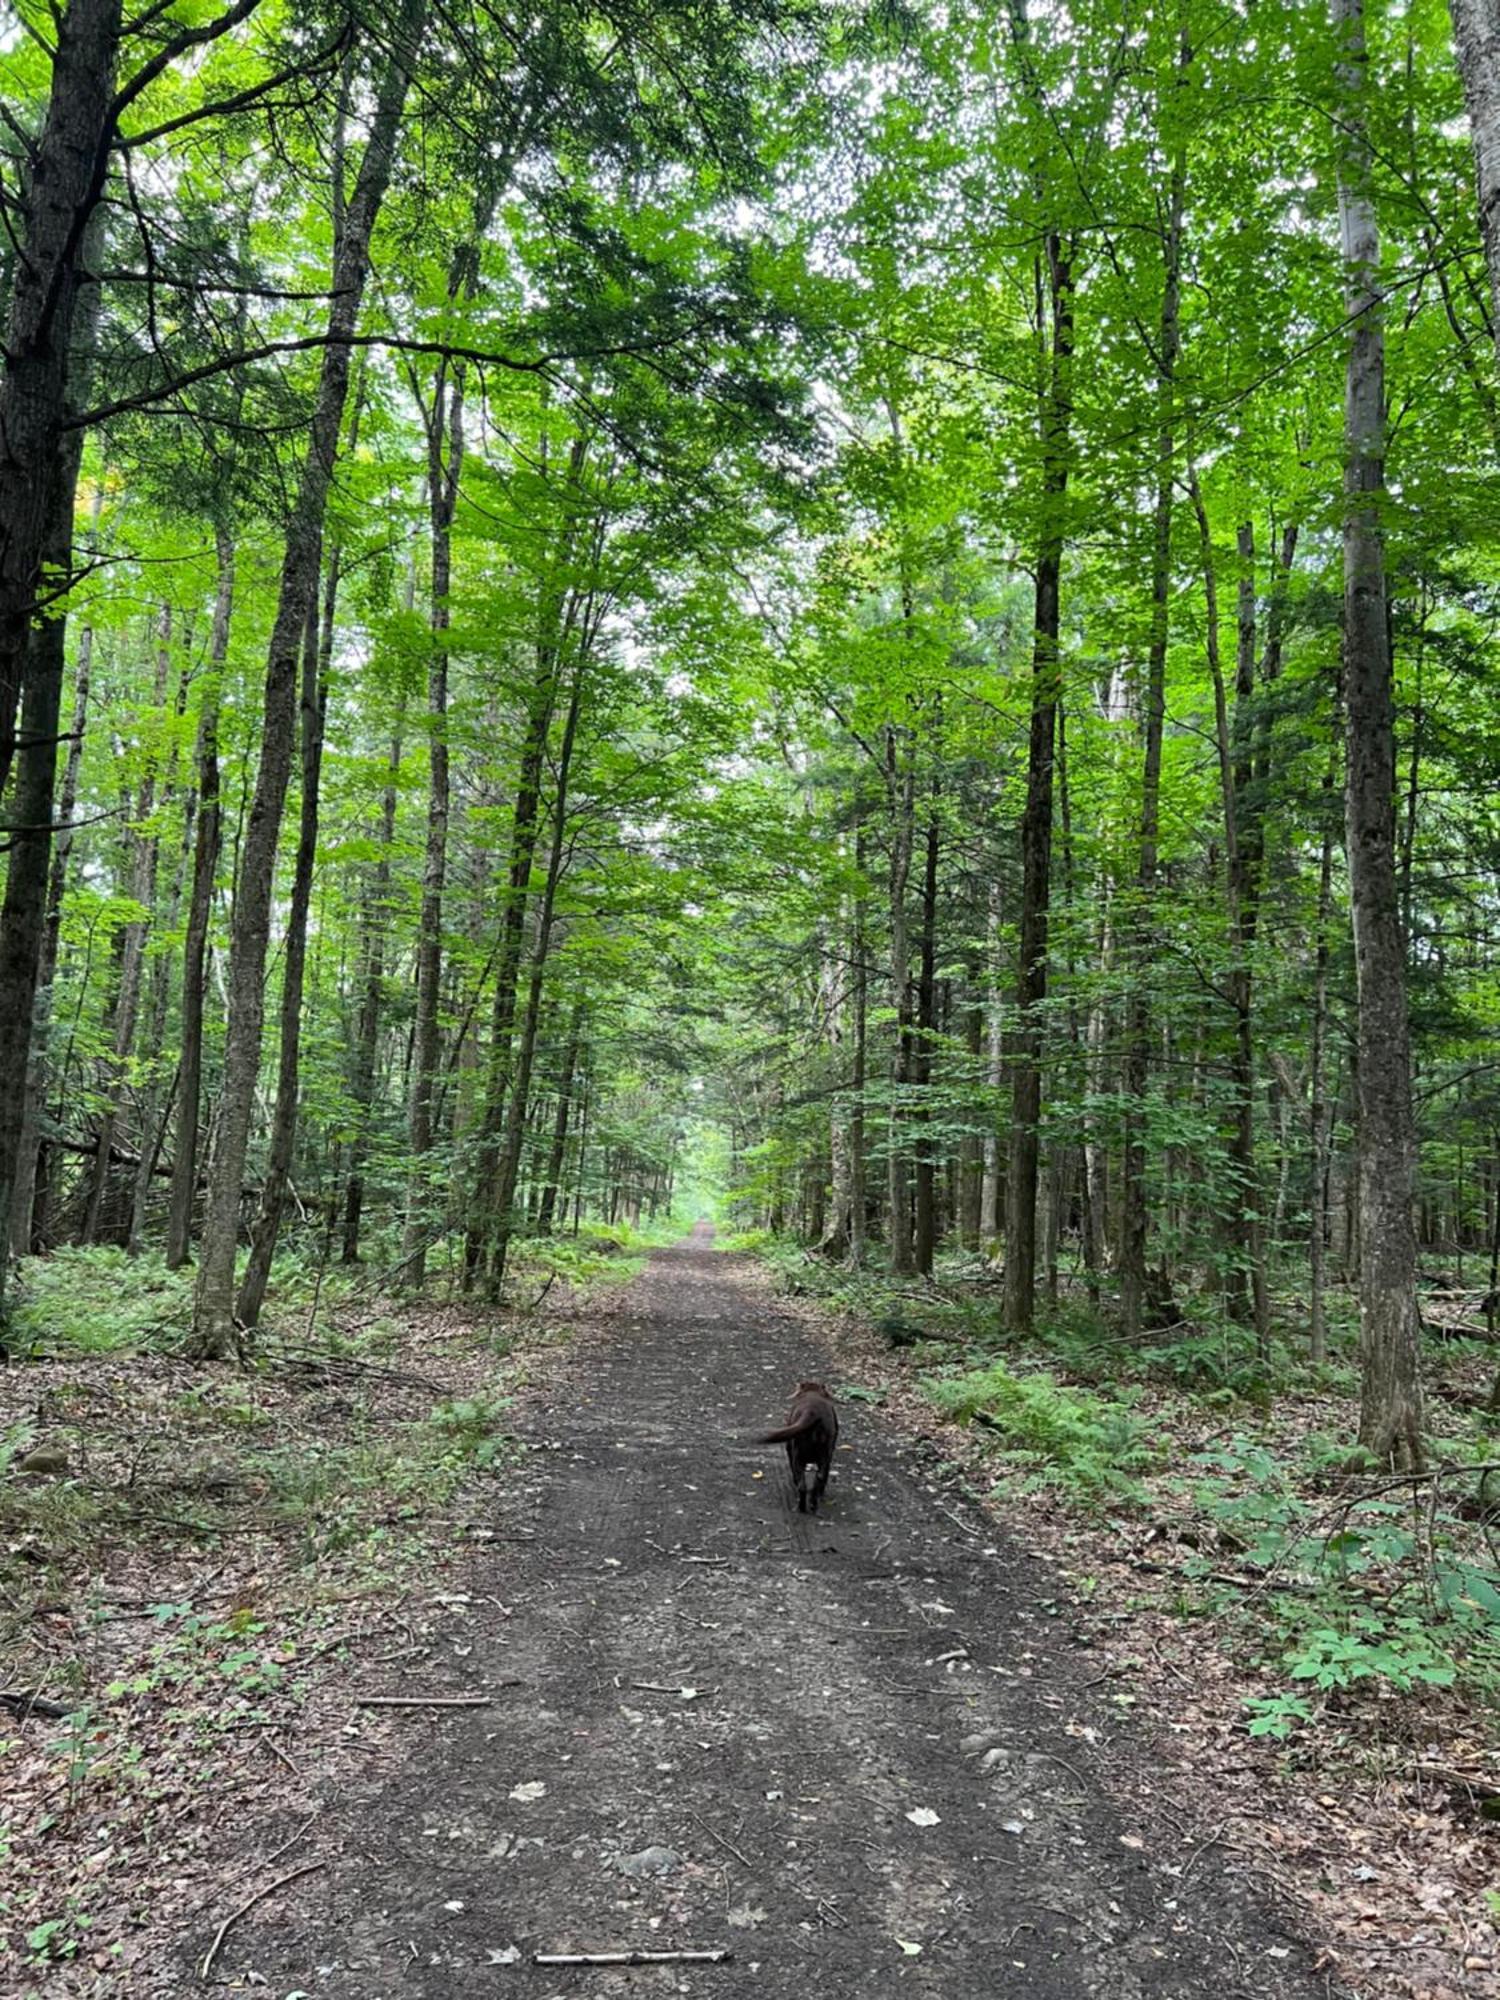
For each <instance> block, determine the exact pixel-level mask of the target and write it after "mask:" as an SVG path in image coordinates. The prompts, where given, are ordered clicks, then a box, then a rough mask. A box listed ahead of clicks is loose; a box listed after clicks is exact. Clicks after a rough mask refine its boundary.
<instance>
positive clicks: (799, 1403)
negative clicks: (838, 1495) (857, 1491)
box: [760, 1382, 839, 1514]
mask: <svg viewBox="0 0 1500 2000" xmlns="http://www.w3.org/2000/svg"><path fill="white" fill-rule="evenodd" d="M838 1438H839V1418H838V1412H837V1410H835V1409H834V1407H833V1398H832V1397H831V1396H830V1395H829V1393H828V1390H827V1389H826V1387H825V1386H824V1385H823V1383H821V1382H799V1383H798V1384H797V1393H796V1395H795V1396H794V1397H793V1398H792V1407H791V1408H790V1409H789V1410H788V1411H787V1413H786V1422H785V1423H784V1424H783V1425H782V1426H781V1429H780V1430H779V1431H767V1432H766V1434H765V1436H764V1437H763V1438H761V1440H760V1442H761V1443H762V1444H784V1445H785V1446H786V1456H787V1463H788V1464H789V1465H790V1466H791V1468H792V1484H793V1486H795V1487H796V1489H797V1512H798V1513H799V1514H806V1513H808V1512H809V1511H811V1512H812V1513H814V1514H816V1513H817V1511H818V1501H819V1499H820V1498H821V1497H822V1494H823V1492H824V1490H825V1488H826V1487H827V1485H828V1469H829V1467H830V1466H831V1465H832V1463H833V1448H834V1446H835V1445H836V1444H837V1443H838Z"/></svg>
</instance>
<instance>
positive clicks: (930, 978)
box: [912, 782, 940, 1278]
mask: <svg viewBox="0 0 1500 2000" xmlns="http://www.w3.org/2000/svg"><path fill="white" fill-rule="evenodd" d="M932 799H933V804H932V816H931V817H930V818H929V820H928V822H927V835H926V840H925V843H924V862H923V870H922V937H921V943H920V945H919V947H918V957H917V1022H916V1028H917V1033H916V1043H915V1046H914V1048H913V1052H912V1054H913V1061H912V1082H913V1084H915V1085H916V1086H917V1093H918V1102H917V1106H916V1110H915V1118H916V1121H917V1125H918V1136H917V1201H916V1233H915V1238H914V1241H913V1244H912V1261H913V1262H914V1263H915V1265H916V1267H917V1269H918V1271H920V1272H921V1274H922V1276H923V1277H924V1278H930V1277H931V1276H932V1259H933V1253H934V1251H935V1249H936V1247H937V1211H936V1199H935V1194H936V1189H935V1177H936V1160H935V1157H934V1153H933V1145H932V1139H931V1137H930V1136H929V1132H928V1130H927V1128H928V1127H929V1126H930V1124H931V1122H932V1109H931V1106H930V1104H928V1103H927V1102H926V1101H925V1100H926V1098H927V1095H928V1092H929V1090H930V1089H931V1085H932V1058H933V1049H934V1046H935V1044H936V1041H937V978H936V969H937V888H938V850H939V844H940V842H939V831H938V819H937V785H936V782H934V784H933V788H932Z"/></svg>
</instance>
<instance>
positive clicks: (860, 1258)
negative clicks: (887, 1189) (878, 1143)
mask: <svg viewBox="0 0 1500 2000" xmlns="http://www.w3.org/2000/svg"><path fill="white" fill-rule="evenodd" d="M854 874H855V888H854V933H853V936H854V999H853V1004H854V1067H853V1070H852V1072H851V1075H850V1092H851V1097H852V1103H851V1105H850V1110H849V1262H850V1263H851V1264H852V1265H853V1267H854V1268H855V1270H859V1269H860V1268H861V1267H862V1266H863V1264H864V1261H865V1241H866V1237H867V1235H868V1232H869V1216H868V1214H867V1207H868V1200H869V1196H868V1188H867V1185H866V1174H865V1081H866V1064H867V1059H868V1041H869V1022H868V1014H869V991H870V972H869V965H868V963H867V961H866V957H865V953H866V951H867V950H868V949H869V946H868V943H867V941H866V938H865V827H864V820H863V819H862V818H861V819H860V820H858V821H856V823H855V828H854Z"/></svg>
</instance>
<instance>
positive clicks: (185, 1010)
mask: <svg viewBox="0 0 1500 2000" xmlns="http://www.w3.org/2000/svg"><path fill="white" fill-rule="evenodd" d="M214 542H215V548H216V551H217V556H218V584H217V588H216V590H215V592H214V622H213V633H212V636H211V638H210V640H209V657H208V681H207V684H206V685H205V687H204V690H203V698H202V706H201V707H200V709H199V711H198V745H197V756H198V824H197V827H196V830H195V833H194V840H193V880H192V886H191V888H190V889H189V890H188V920H187V935H186V937H185V938H184V939H183V946H182V1068H181V1071H180V1072H179V1076H178V1083H177V1090H178V1111H177V1149H176V1152H175V1154H174V1156H173V1160H172V1187H171V1192H170V1194H169V1196H168V1202H167V1269H168V1270H169V1271H176V1270H180V1269H181V1267H182V1266H183V1265H184V1264H185V1263H186V1262H187V1260H188V1255H189V1252H190V1249H191V1246H192V1231H193V1198H194V1196H195V1194H196V1193H197V1188H198V1119H199V1115H200V1111H201V1108H202V1103H203V999H204V974H205V970H206V961H207V956H208V929H209V921H210V918H211V916H212V913H213V896H214V877H215V875H216V874H217V872H218V866H219V848H220V844H221V841H222V814H221V808H220V803H219V703H220V700H221V699H222V696H223V689H224V667H225V663H226V661H227V660H228V657H229V631H230V623H231V620H232V618H233V614H234V557H235V545H234V535H233V532H232V530H231V529H230V528H229V527H228V526H227V525H226V524H225V523H224V522H223V521H220V523H219V524H218V526H217V527H216V529H215V533H214Z"/></svg>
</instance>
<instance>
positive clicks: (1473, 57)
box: [1449, 0, 1500, 342]
mask: <svg viewBox="0 0 1500 2000" xmlns="http://www.w3.org/2000/svg"><path fill="white" fill-rule="evenodd" d="M1449 6H1450V8H1451V11H1452V14H1453V43H1454V51H1455V53H1456V55H1457V57H1458V73H1459V76H1460V78H1461V79H1462V82H1463V90H1464V104H1465V106H1466V107H1467V109H1468V113H1469V127H1470V130H1471V132H1472V133H1473V137H1474V167H1475V178H1476V182H1477V192H1478V197H1479V230H1480V235H1481V237H1482V238H1483V241H1484V259H1485V265H1486V267H1487V270H1488V272H1489V280H1490V316H1491V323H1492V325H1493V327H1494V329H1495V337H1496V340H1497V342H1500V0H1449Z"/></svg>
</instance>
